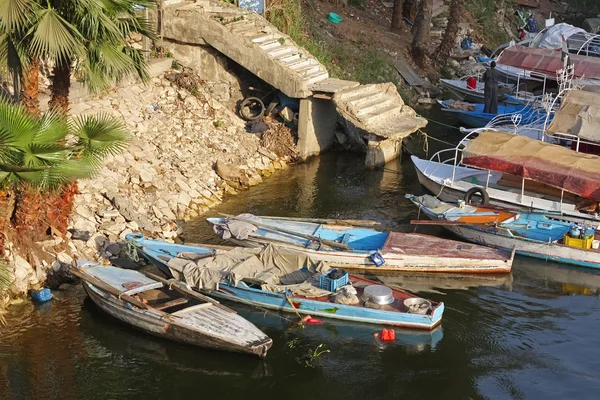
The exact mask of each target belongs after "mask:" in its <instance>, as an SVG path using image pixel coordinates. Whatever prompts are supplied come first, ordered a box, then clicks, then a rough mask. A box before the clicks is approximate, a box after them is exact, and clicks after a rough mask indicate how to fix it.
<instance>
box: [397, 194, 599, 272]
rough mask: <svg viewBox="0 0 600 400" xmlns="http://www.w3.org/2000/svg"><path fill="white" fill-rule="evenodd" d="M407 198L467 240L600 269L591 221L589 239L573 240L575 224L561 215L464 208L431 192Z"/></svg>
mask: <svg viewBox="0 0 600 400" xmlns="http://www.w3.org/2000/svg"><path fill="white" fill-rule="evenodd" d="M407 197H408V198H409V199H410V200H411V201H412V202H413V203H415V204H416V205H417V206H418V207H419V208H420V210H421V212H422V213H423V214H425V215H427V216H428V217H429V218H431V219H432V220H434V221H439V224H440V225H442V226H443V227H444V228H446V229H447V230H449V231H451V232H453V233H454V234H456V235H458V236H459V237H461V238H463V239H465V240H468V241H471V242H474V243H477V244H482V245H486V246H492V247H495V248H499V249H510V248H515V249H516V252H517V254H521V255H524V256H528V257H535V258H540V259H543V260H550V261H556V262H560V263H565V264H571V265H577V266H580V267H590V268H600V250H598V249H593V248H592V246H591V245H592V241H593V240H600V233H599V232H598V231H597V230H596V229H594V228H592V227H591V225H589V224H588V227H587V229H589V230H590V232H593V233H590V237H589V238H588V239H585V240H584V239H573V238H570V237H569V235H568V233H569V231H570V230H571V228H572V227H573V225H574V223H573V222H569V221H565V220H561V216H560V215H558V214H552V213H547V212H546V213H544V212H519V211H507V210H506V209H502V208H497V207H493V206H487V205H486V206H472V205H464V206H462V207H460V206H458V205H456V204H452V203H445V202H442V201H440V200H438V199H436V198H434V197H433V196H430V195H424V196H418V197H417V196H413V195H407ZM413 222H415V223H419V222H418V221H413ZM427 222H429V221H427Z"/></svg>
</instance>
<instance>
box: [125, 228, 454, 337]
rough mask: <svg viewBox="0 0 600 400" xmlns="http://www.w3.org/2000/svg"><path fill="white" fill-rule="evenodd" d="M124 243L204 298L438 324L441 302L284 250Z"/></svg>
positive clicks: (375, 320) (137, 238)
mask: <svg viewBox="0 0 600 400" xmlns="http://www.w3.org/2000/svg"><path fill="white" fill-rule="evenodd" d="M127 240H128V241H129V242H130V243H132V244H133V245H134V246H136V247H137V249H138V251H139V252H140V253H141V254H142V255H143V256H144V257H145V258H146V259H147V260H148V261H149V262H151V263H153V264H154V265H156V266H157V267H158V268H159V269H160V270H161V271H163V273H165V274H166V275H169V276H170V275H173V276H174V277H175V279H182V280H183V281H185V283H186V284H188V285H189V286H191V287H193V288H194V289H196V290H200V291H202V292H204V293H207V294H210V296H213V297H217V298H222V299H226V300H230V301H234V302H238V303H243V304H248V305H252V306H256V307H260V308H268V309H274V310H278V311H286V312H295V313H297V314H305V315H310V316H311V317H324V318H333V319H340V320H346V321H354V322H363V323H371V324H380V325H391V326H397V327H404V328H415V329H426V330H432V329H433V328H435V327H436V326H437V325H439V324H440V323H441V320H442V314H443V312H444V304H443V303H437V302H433V301H429V300H425V299H422V298H420V297H417V296H414V295H412V294H410V293H407V292H404V291H402V290H398V289H392V288H389V287H387V286H384V285H381V284H378V283H377V282H374V281H371V280H368V279H365V278H361V277H359V276H354V275H349V274H348V273H347V272H345V271H343V270H339V269H333V270H332V269H331V268H330V267H329V266H328V265H326V264H325V263H323V262H322V261H315V260H312V259H311V258H310V257H309V256H307V255H306V254H303V253H300V252H297V251H295V250H291V249H289V248H285V247H280V246H274V245H269V246H267V247H265V248H230V249H224V248H223V247H218V248H212V247H211V246H209V245H200V246H196V245H194V246H186V245H179V244H171V243H167V242H163V241H158V240H148V239H145V238H144V236H143V235H140V234H129V235H127ZM332 274H337V275H338V276H333V275H332Z"/></svg>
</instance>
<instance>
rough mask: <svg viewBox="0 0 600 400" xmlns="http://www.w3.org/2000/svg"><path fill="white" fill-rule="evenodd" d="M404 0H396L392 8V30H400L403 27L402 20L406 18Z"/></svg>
mask: <svg viewBox="0 0 600 400" xmlns="http://www.w3.org/2000/svg"><path fill="white" fill-rule="evenodd" d="M403 4H404V3H403V2H402V0H394V8H393V9H392V30H393V31H399V30H400V28H401V27H402V21H403V20H404V15H403V13H402V12H403V10H402V6H403Z"/></svg>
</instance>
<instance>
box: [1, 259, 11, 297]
mask: <svg viewBox="0 0 600 400" xmlns="http://www.w3.org/2000/svg"><path fill="white" fill-rule="evenodd" d="M13 280H14V277H13V276H12V274H11V273H10V272H9V270H8V264H7V263H5V262H4V261H2V260H0V294H2V293H4V292H5V291H6V290H7V289H8V288H9V287H10V285H11V284H12V282H13Z"/></svg>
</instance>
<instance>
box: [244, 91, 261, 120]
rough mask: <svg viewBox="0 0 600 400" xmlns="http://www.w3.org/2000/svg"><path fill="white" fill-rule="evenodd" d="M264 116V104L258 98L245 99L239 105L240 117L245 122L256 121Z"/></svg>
mask: <svg viewBox="0 0 600 400" xmlns="http://www.w3.org/2000/svg"><path fill="white" fill-rule="evenodd" d="M264 115H265V104H264V103H263V102H262V100H261V99H259V98H258V97H247V98H245V99H244V100H243V101H242V103H241V104H240V117H242V118H243V119H244V120H246V121H257V120H259V119H261V118H262V117H263V116H264Z"/></svg>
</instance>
